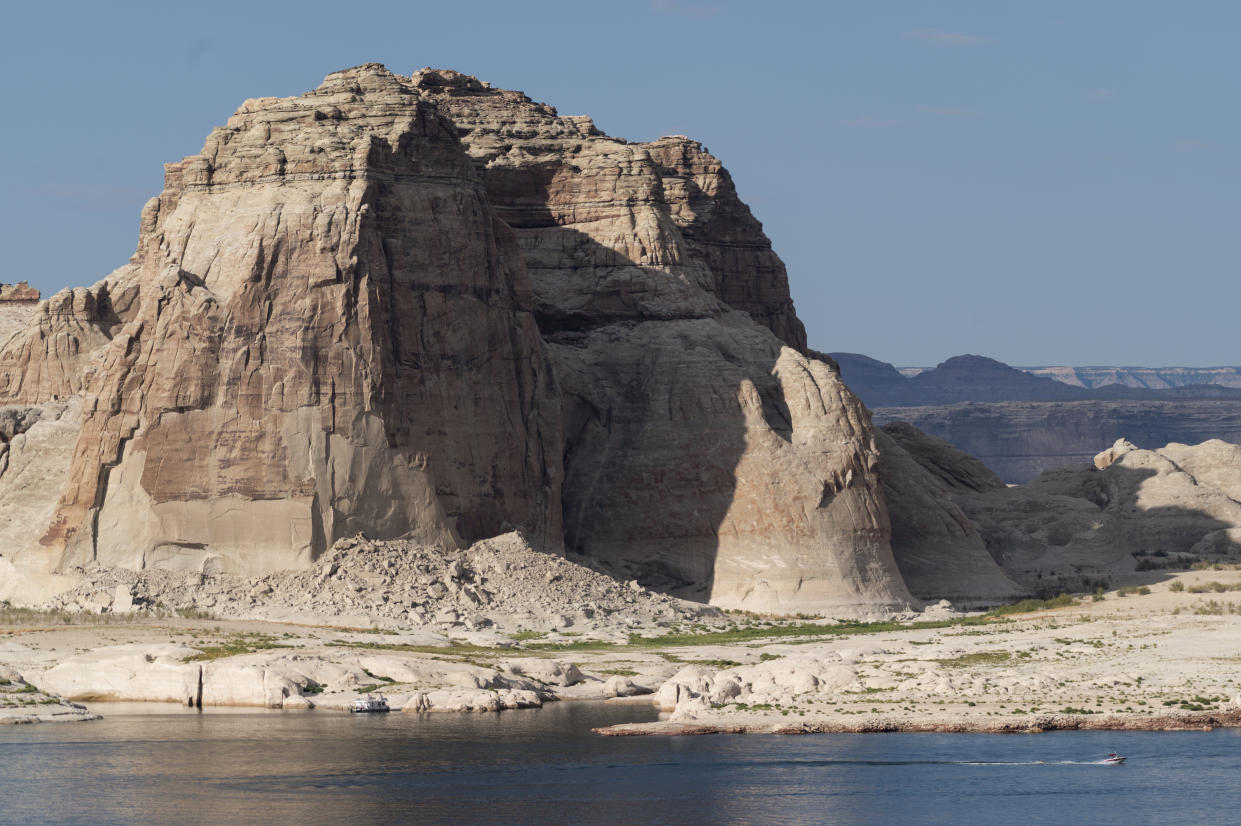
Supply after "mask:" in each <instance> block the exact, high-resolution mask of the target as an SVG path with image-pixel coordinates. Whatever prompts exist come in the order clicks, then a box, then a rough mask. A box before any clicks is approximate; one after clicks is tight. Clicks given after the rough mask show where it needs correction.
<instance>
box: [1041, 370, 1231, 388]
mask: <svg viewBox="0 0 1241 826" xmlns="http://www.w3.org/2000/svg"><path fill="white" fill-rule="evenodd" d="M1021 369H1022V370H1025V371H1026V372H1027V373H1031V374H1033V375H1036V376H1045V377H1047V378H1050V379H1055V380H1056V381H1060V382H1064V383H1065V384H1071V385H1073V386H1075V387H1089V388H1095V387H1104V386H1106V385H1110V384H1118V385H1122V386H1124V387H1145V388H1148V389H1150V390H1166V389H1168V388H1171V387H1186V386H1189V385H1200V384H1214V385H1218V386H1220V387H1241V367H1022V368H1021Z"/></svg>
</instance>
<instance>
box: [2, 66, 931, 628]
mask: <svg viewBox="0 0 1241 826" xmlns="http://www.w3.org/2000/svg"><path fill="white" fill-rule="evenodd" d="M39 306H40V308H41V309H40V310H39V312H38V313H36V315H35V316H34V317H32V319H31V320H30V322H29V323H28V324H27V326H26V328H25V329H24V331H23V332H22V333H21V334H19V335H17V336H14V337H13V338H12V339H10V340H9V341H8V342H7V343H6V344H5V345H4V346H3V349H2V350H0V403H7V404H10V405H23V406H27V407H32V406H37V405H44V404H49V403H53V402H56V401H57V400H61V399H65V398H70V397H74V398H80V399H81V401H82V406H81V417H80V423H81V424H80V426H81V432H80V435H79V437H78V439H77V442H76V447H75V449H74V454H73V459H72V462H71V464H70V466H69V470H68V474H67V479H66V481H65V483H64V485H63V487H62V489H61V492H60V495H59V501H58V503H57V504H56V506H55V508H54V511H53V513H52V514H51V517H50V519H47V520H46V521H44V517H43V515H42V514H40V515H39V518H38V519H37V520H32V521H31V524H33V525H35V534H34V535H33V537H32V541H29V542H26V543H24V544H19V545H17V546H10V547H8V548H5V549H4V550H2V551H0V553H3V554H4V556H5V563H4V564H6V565H9V566H11V567H12V568H13V569H14V570H16V569H18V568H21V569H22V570H24V571H27V572H28V571H30V570H33V569H34V568H37V567H38V566H39V565H42V566H43V567H44V568H45V569H46V570H48V571H53V572H73V571H74V570H76V569H77V568H80V567H83V566H103V567H120V568H130V569H153V568H154V569H172V570H182V571H192V572H206V573H209V574H217V573H225V574H236V575H247V576H257V575H263V574H266V573H269V572H271V571H273V570H276V569H281V568H303V569H304V568H306V567H308V566H309V565H310V564H311V563H312V562H313V561H314V560H315V559H316V558H317V557H319V556H321V555H322V554H323V553H324V552H325V551H326V550H327V549H328V548H329V547H331V546H332V544H333V542H334V541H335V540H337V539H339V538H341V537H344V536H352V535H354V534H356V533H359V532H365V534H366V535H367V536H369V537H372V538H378V539H389V538H395V537H398V536H403V537H407V538H408V539H409V540H410V541H411V542H415V543H418V544H420V545H422V546H427V547H436V546H439V547H443V548H446V549H454V548H462V547H464V546H466V545H468V544H469V543H471V542H474V541H477V540H480V539H483V538H486V537H489V536H495V535H497V534H500V533H502V532H504V531H505V530H509V529H512V528H519V529H521V530H522V531H523V533H524V534H525V535H526V536H528V537H529V538H530V539H531V541H532V542H533V543H534V544H535V545H536V546H539V547H543V548H546V549H549V550H553V551H558V550H559V549H560V548H561V546H562V543H563V544H564V545H567V546H568V548H569V549H570V550H573V551H575V552H577V553H580V554H583V555H585V556H587V557H590V558H591V559H594V560H597V561H599V562H601V563H606V564H608V565H610V566H612V568H613V570H616V571H619V572H621V573H622V574H623V575H625V576H626V577H636V578H638V579H639V580H640V581H642V582H646V583H658V584H661V585H662V586H664V587H666V588H669V589H674V590H677V591H678V592H679V593H682V594H685V595H689V596H692V597H693V598H695V599H698V600H701V601H710V602H712V603H715V604H718V605H722V606H729V607H738V608H747V609H753V610H765V611H813V612H834V613H841V612H846V613H847V612H858V611H869V610H875V609H901V608H905V607H907V606H909V605H911V604H913V602H914V600H913V598H912V597H911V595H910V594H909V592H908V590H907V588H906V587H905V584H904V582H903V581H902V579H901V576H900V573H899V571H898V569H897V567H896V564H895V561H894V559H893V556H892V552H891V547H890V540H889V536H890V522H889V516H888V511H887V508H886V505H885V503H884V499H883V493H882V490H881V485H880V482H879V477H878V462H879V451H878V449H877V447H876V443H875V435H874V432H873V430H872V428H871V424H870V420H869V417H868V415H867V413H866V411H865V409H864V408H863V407H862V405H861V404H860V403H859V402H858V400H857V399H856V398H855V397H854V396H853V395H852V394H851V393H850V392H849V390H848V389H847V388H846V387H845V385H844V384H843V382H842V381H841V380H840V377H839V375H838V372H837V370H836V368H835V365H834V364H832V363H831V362H830V361H823V360H820V359H818V358H816V357H814V355H813V354H810V353H809V352H808V351H806V349H805V333H804V330H803V328H802V325H801V323H800V321H798V319H797V316H796V314H795V313H794V311H793V306H792V300H791V298H790V296H789V291H788V280H787V275H786V273H785V270H784V267H783V264H781V262H780V260H779V258H778V257H777V256H776V255H775V253H774V252H773V251H772V249H771V244H770V242H769V241H768V239H767V238H766V236H765V235H764V234H763V232H762V227H761V225H760V224H759V222H758V221H757V220H755V218H754V217H753V215H752V214H751V213H750V211H749V209H748V208H747V207H746V206H745V204H744V203H742V202H741V200H740V199H739V198H738V196H737V193H736V191H735V188H734V186H733V183H732V180H731V178H730V177H729V175H728V173H727V171H726V170H724V168H723V166H722V165H721V164H720V162H719V161H718V160H717V159H716V158H714V157H713V156H711V155H710V154H709V153H708V152H707V151H706V149H705V148H704V147H702V146H701V144H699V143H697V142H695V141H692V140H690V139H688V138H684V137H678V136H673V137H666V138H661V139H659V140H657V141H653V142H650V143H629V142H627V141H624V140H620V139H616V138H612V137H609V136H607V135H605V134H603V133H602V132H600V131H599V130H598V129H597V128H595V127H594V125H593V123H591V121H590V119H589V118H584V117H560V116H559V115H558V114H557V113H556V111H555V110H554V109H552V108H551V107H549V106H546V105H544V104H540V103H536V102H533V101H531V100H530V99H529V98H527V97H526V96H525V95H523V94H521V93H519V92H510V91H504V90H500V89H493V88H491V87H490V86H488V85H487V84H484V83H482V82H480V81H478V80H476V79H475V78H472V77H469V76H467V75H461V74H458V73H456V72H451V71H446V70H430V69H428V70H423V71H420V72H416V73H415V74H414V75H412V76H411V77H408V78H406V77H400V76H397V75H394V74H392V73H390V72H389V71H388V70H386V69H385V68H383V67H382V66H379V65H377V64H368V65H366V66H360V67H357V68H354V69H350V70H346V71H343V72H338V73H335V74H333V75H330V76H328V78H327V79H326V80H325V81H324V83H323V84H322V85H321V86H320V87H319V88H317V89H315V90H314V91H312V92H309V93H307V94H305V95H302V96H300V97H295V98H283V99H277V98H260V99H255V100H250V101H247V102H246V103H245V104H243V105H242V107H241V108H240V109H238V111H237V112H236V113H235V114H234V115H233V117H232V118H231V119H230V120H229V121H228V123H227V124H226V125H225V126H223V127H220V128H218V129H216V130H215V131H213V132H212V133H211V135H210V136H209V137H208V139H207V141H206V144H205V145H204V148H203V151H202V152H201V153H200V154H198V155H195V156H191V157H189V158H186V159H184V160H182V161H180V162H178V163H174V164H169V165H168V166H167V167H166V174H165V188H164V191H163V192H162V193H161V194H160V196H159V197H158V198H154V199H152V200H151V201H150V202H149V203H148V204H147V206H146V207H145V208H144V210H143V213H142V217H141V223H140V235H139V243H138V248H137V251H136V252H135V254H134V256H133V258H132V259H131V260H130V262H129V263H128V264H127V265H125V266H124V267H122V268H121V269H119V270H117V271H116V272H114V273H113V274H112V275H110V276H108V277H107V278H105V279H104V280H103V281H101V282H100V283H98V284H96V285H95V286H93V287H91V288H89V289H79V290H72V291H66V292H63V293H61V294H59V295H58V296H56V297H54V298H53V299H52V300H51V301H48V302H44V303H43V304H42V305H39ZM45 585H46V583H45ZM31 587H33V586H31ZM50 587H51V586H50V585H46V587H44V588H42V589H41V590H40V591H39V592H40V593H44V592H46V591H47V590H48V589H50ZM10 590H12V589H10Z"/></svg>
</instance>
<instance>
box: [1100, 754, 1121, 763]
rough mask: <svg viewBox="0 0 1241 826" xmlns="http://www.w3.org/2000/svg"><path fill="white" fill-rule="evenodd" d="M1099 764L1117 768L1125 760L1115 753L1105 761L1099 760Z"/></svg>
mask: <svg viewBox="0 0 1241 826" xmlns="http://www.w3.org/2000/svg"><path fill="white" fill-rule="evenodd" d="M1099 762H1100V763H1102V764H1104V765H1105V766H1119V765H1120V764H1122V763H1124V762H1125V758H1123V757H1121V756H1120V755H1119V754H1117V753H1116V752H1112V753H1111V754H1109V755H1108V756H1107V759H1106V760H1100V761H1099Z"/></svg>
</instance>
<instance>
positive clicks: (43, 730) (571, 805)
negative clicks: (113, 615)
mask: <svg viewBox="0 0 1241 826" xmlns="http://www.w3.org/2000/svg"><path fill="white" fill-rule="evenodd" d="M99 708H100V710H101V712H102V713H103V714H105V715H106V719H104V720H101V721H98V722H94V723H78V724H56V725H52V724H43V725H32V726H11V727H0V821H3V822H4V823H50V822H63V823H92V824H93V823H222V822H237V823H292V824H319V823H350V824H362V823H441V822H446V823H574V824H596V823H676V824H686V823H755V824H764V823H863V824H873V823H916V824H935V823H952V824H970V823H1001V822H1002V823H1011V824H1018V823H1067V822H1081V823H1085V824H1112V823H1118V824H1119V823H1123V824H1135V823H1236V822H1239V821H1241V733H1239V732H1236V731H1228V730H1222V731H1215V732H1066V733H1053V734H1041V735H957V734H870V735H815V736H802V737H776V736H761V735H748V736H746V735H737V736H732V735H717V736H710V737H683V738H664V737H632V738H607V737H599V736H597V735H593V734H591V733H590V728H591V727H592V726H596V725H603V724H607V723H612V722H621V721H625V720H645V719H652V718H653V717H654V713H653V712H652V711H651V710H650V709H649V708H646V707H628V708H626V707H619V708H618V707H614V706H603V705H600V704H593V703H557V704H552V705H549V706H548V707H547V708H545V709H542V710H538V711H526V712H506V713H503V714H480V715H449V714H437V715H421V716H415V715H402V714H387V715H379V716H350V715H346V714H339V713H328V712H279V711H251V712H245V711H236V710H228V711H208V712H205V713H203V712H195V711H190V710H176V711H173V710H171V709H170V710H168V711H167V712H166V713H165V712H159V713H151V712H150V709H149V708H147V709H144V710H143V711H142V712H141V713H136V712H135V710H134V709H133V707H118V708H114V709H109V708H107V707H103V706H101V707H99ZM1110 750H1116V751H1119V752H1121V753H1122V754H1125V755H1127V756H1129V757H1130V762H1129V763H1128V764H1127V765H1125V766H1102V765H1098V764H1094V763H1092V762H1090V761H1093V760H1097V759H1098V758H1100V757H1102V756H1104V755H1105V754H1106V753H1107V752H1108V751H1110Z"/></svg>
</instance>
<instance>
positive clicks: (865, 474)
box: [411, 69, 910, 611]
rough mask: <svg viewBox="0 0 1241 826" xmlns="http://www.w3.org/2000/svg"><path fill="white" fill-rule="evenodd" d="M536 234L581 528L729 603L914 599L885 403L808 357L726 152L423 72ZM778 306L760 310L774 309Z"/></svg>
mask: <svg viewBox="0 0 1241 826" xmlns="http://www.w3.org/2000/svg"><path fill="white" fill-rule="evenodd" d="M411 82H412V84H413V85H414V86H415V87H417V88H418V89H419V90H420V91H421V92H422V93H424V94H427V95H428V96H430V97H432V98H433V99H434V100H436V102H437V103H438V105H439V106H440V108H441V110H442V111H444V112H445V113H447V114H448V116H449V117H450V118H452V120H453V122H454V123H456V125H457V127H458V129H459V130H460V133H461V136H462V141H463V142H464V144H465V146H466V148H467V150H468V152H469V153H470V156H471V157H472V158H473V159H474V160H475V162H476V164H477V165H478V166H479V168H480V171H481V174H482V176H483V179H484V181H485V182H486V186H487V191H488V194H489V196H490V198H491V201H492V203H494V204H495V206H496V209H497V211H498V212H499V214H500V215H501V216H502V217H503V218H504V219H505V221H506V222H507V223H508V224H509V225H510V226H512V227H513V229H514V232H515V233H516V235H517V238H518V242H519V244H520V246H521V248H522V250H523V252H524V253H525V260H526V266H527V268H528V270H529V272H530V275H531V280H532V285H533V290H534V296H535V303H536V307H537V310H536V312H537V314H538V319H539V325H540V329H541V330H542V332H543V335H544V338H545V339H546V341H547V342H548V345H549V348H550V350H551V353H552V357H553V359H554V362H555V364H556V372H557V378H558V381H559V383H560V387H561V392H562V398H563V399H564V411H565V454H564V457H565V485H564V498H563V502H564V519H565V538H566V544H567V546H568V547H570V548H572V549H574V550H576V551H578V552H580V553H583V554H586V555H589V556H591V557H595V558H598V559H601V560H606V561H608V562H610V563H612V564H619V565H620V566H621V568H622V570H624V571H625V572H627V573H632V574H634V575H636V576H638V577H639V578H640V579H641V580H642V581H646V582H659V583H661V584H664V585H665V586H669V587H674V588H678V590H679V591H680V592H681V593H685V594H690V595H693V596H695V597H696V598H699V599H709V600H710V601H711V602H713V603H715V604H719V605H725V606H730V607H740V608H748V609H753V610H778V611H790V610H810V611H819V610H831V609H850V608H858V607H861V606H889V607H898V606H902V605H905V604H909V602H910V597H909V594H908V592H907V591H906V589H905V587H904V585H903V583H902V582H901V581H900V578H899V574H898V573H897V571H896V569H895V565H894V563H893V561H892V557H891V553H890V549H889V545H888V520H887V512H886V509H885V507H884V504H883V501H882V495H881V494H880V492H879V486H878V483H877V479H876V475H875V464H876V461H877V452H876V450H875V447H874V444H873V437H872V431H871V429H870V423H869V420H868V418H867V416H866V414H865V411H864V410H863V409H862V407H861V405H860V404H859V403H858V402H857V400H856V399H855V398H854V397H853V396H852V394H851V393H849V391H848V390H847V389H846V388H845V387H844V385H843V384H842V383H841V382H840V379H839V376H838V374H837V372H836V370H835V368H834V365H830V364H827V363H824V362H820V361H817V360H815V359H812V358H809V357H807V355H805V354H804V352H803V351H804V345H805V334H804V330H803V328H802V326H801V323H800V322H799V321H798V320H797V318H796V316H795V314H794V313H793V310H792V302H791V299H790V298H789V293H788V282H787V276H786V274H785V271H784V267H783V265H782V264H781V263H780V261H779V259H778V258H777V257H776V256H775V254H774V253H773V252H772V250H771V245H770V242H769V241H768V239H767V238H766V236H765V235H763V233H762V228H761V225H760V224H759V223H758V222H757V221H756V220H755V219H754V218H753V216H752V215H751V214H750V211H749V209H748V208H746V206H745V205H744V204H743V203H741V201H740V200H739V199H738V198H737V195H736V192H735V189H734V188H733V185H732V181H731V179H730V178H729V176H728V174H727V172H726V171H725V170H724V169H723V167H722V166H721V165H720V163H719V161H718V160H716V159H715V158H714V157H712V156H711V155H710V154H708V153H707V152H706V150H705V149H704V148H703V147H702V146H701V144H698V143H697V142H695V141H691V140H689V139H688V138H684V137H676V136H674V137H667V138H661V139H660V140H657V141H654V142H651V143H628V142H626V141H623V140H619V139H616V138H612V137H609V136H607V135H604V134H603V133H601V132H600V131H599V130H598V129H597V128H596V127H595V126H594V124H593V123H592V122H591V121H590V120H589V118H581V117H560V116H559V115H558V114H557V113H556V111H555V110H554V109H552V108H551V107H549V106H546V105H544V104H539V103H535V102H533V101H531V100H530V99H529V98H527V97H526V96H525V95H523V94H521V93H520V92H510V91H504V90H499V89H492V88H490V87H489V86H487V85H485V84H482V83H480V82H479V81H477V80H475V79H474V78H471V77H468V76H464V75H460V74H457V73H455V72H447V71H440V70H429V69H428V70H423V71H421V72H417V73H415V74H414V75H413V77H412V81H411ZM755 322H758V323H755Z"/></svg>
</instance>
